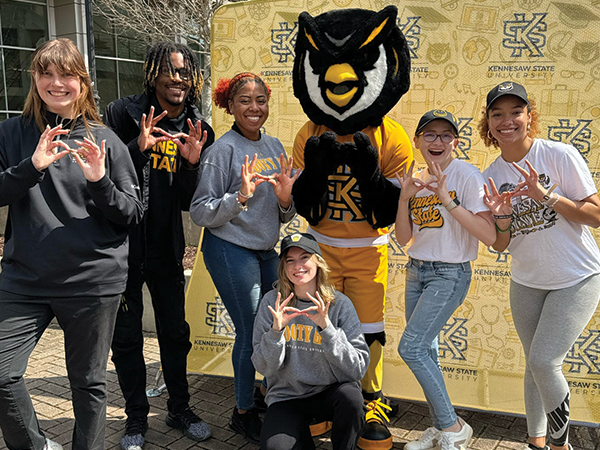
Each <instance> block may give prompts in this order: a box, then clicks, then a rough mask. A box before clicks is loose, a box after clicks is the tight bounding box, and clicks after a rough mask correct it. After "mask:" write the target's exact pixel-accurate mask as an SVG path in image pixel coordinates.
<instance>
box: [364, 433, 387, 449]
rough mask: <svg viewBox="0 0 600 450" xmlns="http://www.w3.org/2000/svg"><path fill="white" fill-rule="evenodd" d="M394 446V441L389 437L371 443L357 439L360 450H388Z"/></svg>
mask: <svg viewBox="0 0 600 450" xmlns="http://www.w3.org/2000/svg"><path fill="white" fill-rule="evenodd" d="M393 445H394V439H393V438H392V437H391V436H390V437H389V438H387V439H383V440H381V441H371V440H368V439H364V438H362V437H359V438H358V447H359V448H360V449H361V450H390V449H391V448H392V446H393Z"/></svg>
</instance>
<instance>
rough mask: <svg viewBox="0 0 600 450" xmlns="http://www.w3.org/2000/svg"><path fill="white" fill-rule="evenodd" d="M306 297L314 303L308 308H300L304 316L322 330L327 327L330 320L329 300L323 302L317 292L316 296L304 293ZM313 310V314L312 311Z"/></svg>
mask: <svg viewBox="0 0 600 450" xmlns="http://www.w3.org/2000/svg"><path fill="white" fill-rule="evenodd" d="M306 295H307V296H308V298H309V299H310V300H311V301H312V302H313V303H314V304H315V306H311V307H310V308H307V309H304V310H302V313H303V314H304V316H306V317H308V318H309V319H310V320H312V321H313V322H314V323H315V324H317V325H318V326H320V327H321V329H322V330H324V329H325V328H327V327H328V326H329V324H330V323H331V321H330V320H329V305H330V303H329V302H327V303H326V302H324V301H323V299H322V298H321V295H320V294H319V293H318V292H317V294H316V298H315V297H313V296H312V295H310V294H308V293H307V294H306ZM313 311H314V314H312V312H313Z"/></svg>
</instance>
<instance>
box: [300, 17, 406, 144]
mask: <svg viewBox="0 0 600 450" xmlns="http://www.w3.org/2000/svg"><path fill="white" fill-rule="evenodd" d="M397 16H398V9H397V8H396V7H395V6H388V7H386V8H384V9H382V10H381V11H379V12H374V11H369V10H365V9H342V10H333V11H328V12H326V13H323V14H320V15H318V16H316V17H312V16H311V15H310V14H308V13H307V12H303V13H301V14H300V16H299V18H298V25H299V31H298V37H297V40H296V57H295V60H294V75H293V84H294V95H295V96H296V97H297V98H298V99H299V100H300V103H301V104H302V108H303V109H304V112H305V113H306V114H307V115H308V117H309V118H310V119H311V120H312V121H313V122H314V123H316V124H318V125H325V126H327V127H329V128H330V129H332V130H333V131H335V132H336V133H337V134H338V135H347V134H351V133H354V132H356V131H358V130H362V129H364V128H366V127H368V126H379V125H381V122H382V118H383V116H385V115H386V114H387V113H388V112H389V111H390V110H391V109H392V108H393V107H394V105H395V104H396V103H397V102H398V100H400V98H401V97H402V95H404V94H405V93H406V92H407V91H408V89H409V87H410V54H409V50H408V44H407V43H406V39H405V38H404V35H403V34H402V32H401V31H400V28H398V26H397V24H396V19H397Z"/></svg>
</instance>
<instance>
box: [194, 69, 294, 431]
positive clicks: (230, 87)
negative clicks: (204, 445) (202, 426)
mask: <svg viewBox="0 0 600 450" xmlns="http://www.w3.org/2000/svg"><path fill="white" fill-rule="evenodd" d="M270 94H271V91H270V89H269V87H268V86H267V85H266V84H265V82H264V81H263V80H262V79H261V78H260V77H259V76H258V75H255V74H251V73H240V74H238V75H236V76H234V77H233V78H231V79H221V80H219V83H218V84H217V87H216V89H215V92H214V95H213V97H214V101H215V104H216V105H217V106H219V107H221V108H224V109H225V111H226V112H227V113H229V114H232V115H233V116H234V118H235V122H234V124H233V127H232V129H231V130H229V131H228V132H227V133H225V134H224V135H223V136H221V137H220V138H219V139H218V140H217V141H216V142H215V143H214V144H213V145H212V146H211V147H209V148H208V149H206V150H205V151H203V152H202V157H201V162H200V180H199V182H198V187H197V188H196V192H195V194H194V198H193V200H192V204H191V207H190V214H191V217H192V220H193V221H194V222H195V223H196V224H198V225H200V226H202V227H204V238H203V241H202V255H203V257H204V263H205V264H206V268H207V270H208V272H209V273H210V276H211V278H212V280H213V282H214V284H215V286H216V288H217V290H218V291H219V295H220V296H221V300H223V304H224V305H225V308H227V312H228V313H229V316H230V317H231V320H232V321H233V324H234V326H235V334H236V336H235V344H234V346H233V354H232V360H233V372H234V387H235V399H236V406H235V408H234V409H233V414H232V417H231V422H230V423H229V426H230V428H232V429H233V430H234V431H236V432H238V433H240V434H241V435H242V436H244V437H245V438H246V439H247V440H248V441H250V442H253V443H258V440H259V439H260V428H261V422H260V419H259V417H258V414H257V410H256V408H255V405H254V398H253V389H254V379H255V370H254V366H253V365H252V361H251V360H250V357H251V356H252V326H253V324H254V317H255V316H256V310H257V308H258V303H259V301H260V299H261V297H262V296H263V295H264V294H265V293H266V292H267V291H269V290H270V289H271V287H272V285H273V282H274V281H275V280H276V279H277V265H278V263H279V258H278V255H277V252H275V250H274V247H275V245H276V244H277V242H278V240H279V228H280V225H281V223H285V222H289V221H290V220H292V218H293V217H294V215H295V213H296V210H295V208H294V205H293V203H292V198H291V192H292V185H293V184H294V181H296V177H297V176H298V175H294V176H292V161H291V158H290V161H286V158H285V156H284V155H285V150H284V149H283V145H282V144H281V142H279V140H278V139H276V138H274V137H271V136H268V135H267V134H265V133H262V132H261V128H262V126H263V125H264V123H265V121H266V120H267V117H268V116H269V96H270Z"/></svg>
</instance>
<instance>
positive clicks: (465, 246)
mask: <svg viewBox="0 0 600 450" xmlns="http://www.w3.org/2000/svg"><path fill="white" fill-rule="evenodd" d="M414 142H415V147H416V148H418V149H420V150H421V153H422V155H423V158H424V159H425V161H426V163H427V169H426V170H423V171H421V172H418V173H416V174H415V175H414V176H413V173H412V172H413V167H414V163H413V165H411V167H410V169H409V171H408V173H404V174H403V176H402V177H398V178H399V180H400V183H401V185H402V191H401V193H400V201H399V204H398V215H397V217H396V238H397V240H398V242H399V243H400V244H402V245H404V244H406V243H408V242H409V241H410V240H411V239H413V243H412V245H411V246H410V248H409V249H408V255H409V256H410V258H409V262H408V265H407V268H406V290H405V304H406V306H405V309H406V329H405V330H404V333H403V335H402V339H401V340H400V345H399V346H398V351H399V353H400V356H401V357H402V359H403V360H404V361H405V362H406V364H407V365H408V366H409V368H410V370H411V371H412V372H413V374H414V375H415V377H416V378H417V380H418V381H419V384H420V385H421V387H422V388H423V391H424V393H425V397H426V399H427V404H428V405H429V409H430V412H431V416H432V422H433V427H430V428H428V429H427V430H425V432H424V433H423V436H422V437H421V439H419V440H417V441H413V442H409V443H408V444H406V445H405V446H404V448H405V450H426V449H430V448H434V447H435V448H438V449H441V450H455V449H456V450H460V449H466V448H467V445H468V443H469V440H470V439H471V436H472V434H473V430H472V428H471V427H470V426H469V425H468V424H467V423H465V422H464V421H463V420H462V419H460V418H458V417H457V415H456V413H455V411H454V407H453V406H452V404H451V403H450V398H449V396H448V392H447V390H446V385H445V383H444V377H443V375H442V371H441V369H440V364H439V360H438V342H437V338H438V335H439V333H440V331H441V330H442V328H443V327H444V325H445V324H446V322H447V320H448V319H449V318H450V316H452V314H453V313H454V311H455V310H456V309H457V308H458V307H459V306H460V305H461V304H462V302H463V301H464V299H465V297H466V295H467V292H468V290H469V285H470V284H471V263H470V261H473V260H474V259H476V258H477V249H478V240H481V241H483V242H484V243H485V244H487V245H491V244H492V243H493V242H494V240H495V231H494V221H493V218H492V214H491V213H490V212H489V210H488V208H487V207H486V206H485V204H484V202H483V195H484V192H483V188H482V182H483V177H482V176H481V173H480V172H479V170H478V169H477V168H476V167H474V166H472V165H471V164H468V163H466V162H464V161H460V160H458V159H454V158H453V156H452V154H453V152H454V150H455V149H456V147H457V145H458V142H459V141H458V123H457V121H456V119H455V118H454V116H453V115H452V114H450V113H449V112H447V111H444V110H433V111H429V112H427V113H425V115H423V117H421V119H420V121H419V124H418V126H417V130H416V132H415V137H414ZM436 445H437V447H436Z"/></svg>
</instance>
